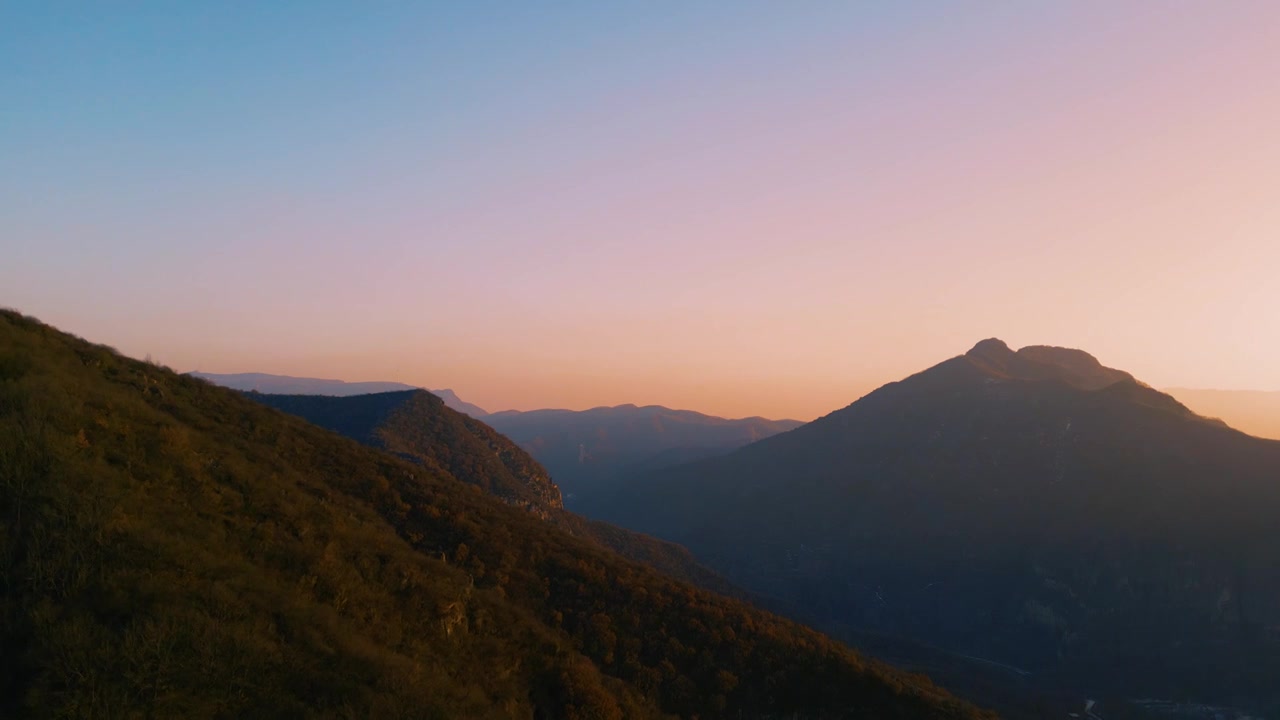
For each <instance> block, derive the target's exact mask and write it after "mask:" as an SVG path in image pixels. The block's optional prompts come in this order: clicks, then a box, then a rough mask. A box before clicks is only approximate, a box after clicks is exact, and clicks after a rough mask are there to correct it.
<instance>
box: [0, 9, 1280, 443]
mask: <svg viewBox="0 0 1280 720" xmlns="http://www.w3.org/2000/svg"><path fill="white" fill-rule="evenodd" d="M0 249H2V251H3V252H2V255H0V305H5V306H10V307H14V308H17V309H19V310H21V311H23V312H26V313H28V314H32V315H35V316H37V317H39V318H40V319H42V320H44V321H46V322H49V323H52V324H54V325H57V326H58V327H60V328H62V329H65V330H69V331H71V332H74V333H77V334H79V335H82V336H85V337H87V338H88V339H90V340H94V341H98V342H104V343H107V344H109V345H112V346H115V347H117V348H119V349H120V350H122V351H124V352H126V353H128V354H130V355H134V356H137V357H141V356H143V355H145V354H150V355H152V356H153V357H154V358H155V359H156V360H158V361H160V362H163V363H165V364H167V365H170V366H172V367H173V368H175V369H177V370H183V371H186V370H195V369H199V370H205V371H210V372H246V371H258V372H271V373H281V374H291V375H307V376H318V377H334V378H342V379H346V380H398V381H402V382H409V383H414V384H422V385H426V386H429V387H451V388H453V389H455V390H456V391H457V392H458V393H459V395H461V396H462V397H463V398H465V399H467V400H469V401H472V402H475V403H477V404H479V405H481V406H483V407H486V408H488V409H490V410H497V409H504V408H520V409H529V408H535V407H569V408H584V407H589V406H594V405H606V404H618V403H626V402H634V403H637V404H650V403H656V404H664V405H669V406H674V407H684V408H692V409H696V410H701V411H704V412H711V413H716V414H724V415H732V416H743V415H756V414H759V415H766V416H774V417H780V416H787V417H794V418H798V419H809V418H813V417H815V416H817V415H820V414H824V413H826V412H829V411H831V410H833V409H836V408H838V407H842V406H844V405H846V404H848V403H849V402H851V401H853V400H855V399H857V398H858V397H859V396H860V395H862V394H864V393H865V392H867V391H868V390H870V389H872V388H874V387H876V386H878V385H880V384H882V383H884V382H887V381H890V380H895V379H899V378H901V377H902V376H904V375H906V374H909V373H911V372H914V371H917V370H920V369H923V368H924V367H926V366H928V365H931V364H933V363H936V362H938V361H941V360H943V359H945V358H947V357H949V356H952V355H956V354H959V353H962V352H964V351H965V350H967V349H968V348H969V347H970V346H971V345H973V344H974V343H975V342H977V341H978V340H980V339H982V338H985V337H990V336H997V337H1000V338H1003V339H1004V340H1006V341H1007V342H1009V343H1010V345H1013V346H1014V347H1019V346H1022V345H1028V344H1054V345H1066V346H1072V347H1080V348H1083V349H1086V350H1088V351H1090V352H1092V353H1094V354H1095V355H1097V356H1098V357H1099V359H1101V360H1102V361H1103V362H1104V363H1106V364H1108V365H1112V366H1115V367H1120V368H1123V369H1126V370H1129V371H1131V372H1133V373H1134V374H1135V375H1137V376H1138V377H1139V378H1141V379H1143V380H1145V381H1147V382H1149V383H1151V384H1153V385H1156V386H1187V387H1221V388H1252V389H1260V390H1280V3H1278V2H1271V1H1259V2H1204V1H1197V2H1185V1H1179V0H1169V1H1160V2H1156V1H1154V0H1152V1H1147V2H1143V1H1132V2H1129V1H1126V2H1078V1H1074V0H1073V1H1071V2H1059V3H1048V2H1036V3H1009V2H1000V3H997V2H989V3H977V2H974V3H935V2H919V3H913V2H882V3H870V2H868V3H855V2H841V3H834V2H833V3H784V2H768V3H751V2H718V3H709V2H707V3H678V2H656V3H655V2H623V3H610V2H580V3H578V2H558V3H532V2H506V3H497V2H474V3H473V2H456V3H379V2H368V3H366V2H351V3H335V2H316V1H309V2H271V3H262V2H210V3H190V2H150V3H127V4H123V3H120V4H117V3H97V2H71V3H62V2H54V1H44V0H40V1H35V0H32V1H27V2H23V1H19V2H11V3H4V4H3V5H0Z"/></svg>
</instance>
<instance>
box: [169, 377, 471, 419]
mask: <svg viewBox="0 0 1280 720" xmlns="http://www.w3.org/2000/svg"><path fill="white" fill-rule="evenodd" d="M187 374H188V375H191V376H192V377H198V378H202V379H204V380H208V381H209V382H211V383H213V384H215V385H221V386H222V387H227V388H231V389H232V390H244V391H246V392H260V393H268V394H271V395H330V396H334V397H346V396H349V395H368V394H372V393H385V392H397V391H400V390H428V388H420V387H418V386H416V385H406V384H404V383H398V382H379V381H375V382H347V381H345V380H327V379H324V378H306V377H293V376H291V375H270V374H268V373H230V374H221V373H207V372H199V371H196V372H190V373H187ZM428 391H429V392H431V393H433V394H435V395H438V396H440V398H441V399H443V400H444V403H445V405H448V406H449V407H451V408H453V409H454V410H457V411H458V412H461V413H466V414H467V415H470V416H471V417H473V418H482V417H484V416H486V415H488V414H489V413H488V412H487V411H486V410H484V409H483V408H481V407H479V406H478V405H473V404H472V403H469V402H466V401H465V400H463V399H462V398H460V397H458V395H457V393H455V392H454V391H452V390H448V389H445V390H428Z"/></svg>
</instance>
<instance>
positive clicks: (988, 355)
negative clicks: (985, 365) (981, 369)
mask: <svg viewBox="0 0 1280 720" xmlns="http://www.w3.org/2000/svg"><path fill="white" fill-rule="evenodd" d="M965 355H968V356H969V357H975V358H983V359H988V360H995V359H1001V360H1004V359H1006V358H1009V357H1012V356H1013V350H1010V349H1009V346H1008V345H1006V344H1005V342H1004V341H1003V340H1001V339H1000V338H987V339H986V340H983V341H982V342H980V343H978V344H977V345H974V346H973V348H972V349H971V350H969V352H967V353H965Z"/></svg>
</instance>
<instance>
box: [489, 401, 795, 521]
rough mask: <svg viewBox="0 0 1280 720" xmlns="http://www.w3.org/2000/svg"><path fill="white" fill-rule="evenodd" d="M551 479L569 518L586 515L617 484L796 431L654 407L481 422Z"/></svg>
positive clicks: (788, 423) (502, 415) (791, 425)
mask: <svg viewBox="0 0 1280 720" xmlns="http://www.w3.org/2000/svg"><path fill="white" fill-rule="evenodd" d="M485 422H487V423H489V424H490V425H491V426H493V428H494V429H495V430H497V431H499V432H501V433H502V434H504V435H506V436H507V437H509V438H511V439H512V440H514V441H515V442H517V443H519V444H520V446H521V447H523V448H524V449H525V450H527V451H528V452H529V453H530V454H531V455H533V456H534V457H535V458H537V459H538V461H539V462H541V463H542V464H543V465H545V466H546V467H547V469H548V470H549V471H550V472H551V474H552V476H553V477H554V478H555V479H556V482H557V483H558V484H559V485H560V486H561V488H562V489H563V490H564V492H565V498H566V503H567V505H568V507H569V508H570V509H572V510H575V511H579V512H584V513H586V514H588V515H590V514H592V511H593V509H594V507H595V506H596V504H598V503H600V502H603V500H604V498H605V497H607V496H608V495H609V494H610V493H612V492H613V490H614V487H615V485H616V484H617V483H618V482H620V481H621V479H622V478H624V477H626V476H628V475H630V474H634V473H636V472H641V471H644V470H652V469H656V468H658V467H665V466H669V465H674V464H678V463H680V462H687V461H689V460H695V459H702V458H707V457H714V456H716V455H721V454H724V453H726V452H729V451H731V450H734V449H737V448H739V447H742V446H743V445H746V444H748V443H751V442H754V441H756V440H760V439H763V438H766V437H770V436H773V435H776V434H778V433H781V432H786V431H788V430H793V429H795V428H797V427H799V426H800V425H802V424H803V423H801V422H799V421H796V420H769V419H766V418H762V417H749V418H738V419H727V418H721V417H715V416H712V415H705V414H703V413H699V412H694V411H691V410H673V409H671V408H666V407H662V406H660V405H647V406H643V407H638V406H636V405H630V404H628V405H617V406H613V407H596V408H591V409H589V410H530V411H525V412H520V411H514V410H509V411H506V412H498V413H493V414H491V415H489V416H488V417H486V418H485Z"/></svg>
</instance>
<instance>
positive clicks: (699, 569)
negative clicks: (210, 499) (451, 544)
mask: <svg viewBox="0 0 1280 720" xmlns="http://www.w3.org/2000/svg"><path fill="white" fill-rule="evenodd" d="M248 397H249V398H250V399H252V400H254V401H256V402H260V403H262V404H264V405H267V406H270V407H273V408H276V409H278V410H282V411H284V412H287V413H289V414H291V415H297V416H298V417H301V418H303V419H305V420H307V421H308V422H311V423H313V424H315V425H319V426H320V427H323V428H326V429H329V430H333V431H334V432H337V433H339V434H341V435H345V436H346V437H349V438H351V439H353V440H356V441H357V442H361V443H364V444H365V445H370V446H372V447H376V448H379V449H382V450H386V451H388V452H391V453H393V454H395V455H397V456H399V457H401V458H404V459H407V460H409V461H411V462H415V463H418V464H421V465H424V466H427V467H429V468H430V469H431V470H432V471H433V472H435V473H436V474H438V475H443V476H447V477H452V478H454V479H456V480H459V481H462V482H464V483H468V484H470V485H475V486H477V487H480V488H481V489H483V490H485V491H486V492H488V493H490V494H491V495H495V496H497V497H498V498H500V499H502V500H503V501H504V502H506V503H507V504H508V505H514V506H517V507H521V508H523V509H525V510H528V511H530V512H532V513H533V514H534V515H536V516H538V517H540V518H542V519H544V520H548V521H550V522H551V523H552V524H554V525H556V526H557V527H559V528H561V529H562V530H565V531H566V532H569V533H570V534H573V535H576V536H578V537H583V538H587V539H590V540H592V541H594V542H596V543H598V544H600V545H602V546H604V547H606V548H609V549H611V550H613V551H615V552H618V553H620V554H622V555H623V556H625V557H628V558H631V559H634V560H638V561H640V562H643V563H645V564H647V565H650V566H652V567H654V568H657V569H658V570H661V571H663V572H664V573H666V574H668V575H670V576H672V577H675V578H679V579H681V580H685V581H688V582H691V583H694V584H696V585H698V586H700V587H704V588H706V589H708V590H712V591H715V592H718V593H720V594H722V595H730V596H734V597H740V598H745V597H746V595H745V594H744V593H743V592H742V591H741V590H739V589H738V588H736V587H734V586H733V585H731V584H729V583H728V582H726V581H725V580H724V578H722V577H720V576H719V575H717V574H715V573H713V572H711V571H710V570H708V569H707V568H705V567H704V566H702V565H701V564H699V563H698V562H697V561H696V560H694V558H693V556H692V555H691V554H690V553H689V551H688V550H686V549H685V548H682V547H680V546H679V545H675V544H673V543H668V542H665V541H662V540H658V539H656V538H652V537H649V536H647V535H641V534H639V533H636V532H633V531H629V530H624V529H622V528H618V527H614V526H611V525H608V524H606V523H602V522H596V521H591V520H587V519H585V518H582V517H579V516H577V515H574V514H573V513H569V512H565V511H564V510H563V504H562V503H561V499H560V488H559V487H558V486H556V484H555V483H554V482H552V480H551V478H550V476H549V475H548V474H547V471H546V470H545V469H543V467H542V466H541V465H539V464H538V462H537V461H536V460H534V459H533V458H532V457H531V456H530V455H529V454H528V453H526V452H525V451H524V450H522V449H521V448H520V447H519V446H518V445H516V444H515V443H513V442H512V441H511V440H509V439H507V438H506V437H504V436H502V435H501V434H499V433H498V432H496V431H495V430H494V429H493V428H491V427H489V426H488V425H486V424H485V423H483V422H481V421H480V420H476V419H475V418H472V417H469V416H467V415H464V414H463V413H460V412H458V411H456V410H453V409H452V408H450V407H448V406H447V405H446V404H445V403H444V402H443V401H442V400H441V398H439V397H437V396H436V395H434V394H433V393H429V392H427V391H426V390H405V391H400V392H389V393H377V394H371V395H353V396H348V397H333V396H324V395H268V394H263V393H249V394H248Z"/></svg>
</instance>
